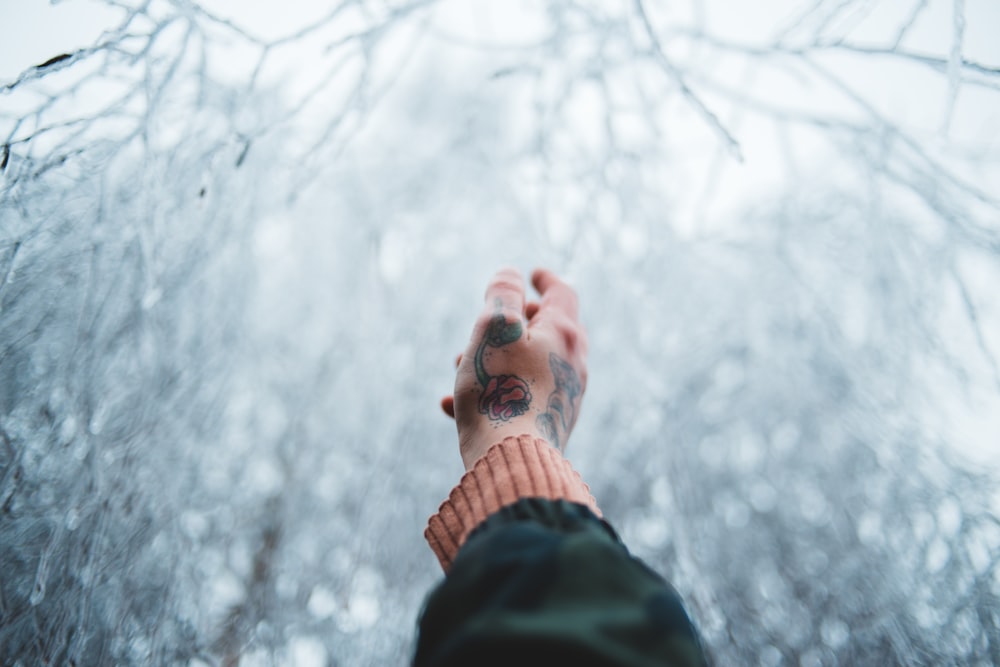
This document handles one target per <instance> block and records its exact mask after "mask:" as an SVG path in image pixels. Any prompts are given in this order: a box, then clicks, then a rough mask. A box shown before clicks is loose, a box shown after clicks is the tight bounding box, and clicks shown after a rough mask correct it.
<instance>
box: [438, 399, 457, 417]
mask: <svg viewBox="0 0 1000 667" xmlns="http://www.w3.org/2000/svg"><path fill="white" fill-rule="evenodd" d="M441 409H442V410H444V413H445V414H446V415H448V416H449V417H451V418H452V419H454V418H455V397H454V396H445V397H444V398H442V399H441Z"/></svg>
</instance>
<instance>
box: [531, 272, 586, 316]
mask: <svg viewBox="0 0 1000 667" xmlns="http://www.w3.org/2000/svg"><path fill="white" fill-rule="evenodd" d="M531 284H532V285H534V286H535V289H536V290H538V293H539V294H541V295H542V303H541V307H540V308H539V311H540V315H541V316H544V315H545V314H546V311H552V312H555V313H560V314H562V315H565V316H566V317H568V318H570V319H571V320H573V321H576V320H577V319H578V316H579V302H578V301H577V298H576V292H574V291H573V288H572V287H570V286H569V285H567V284H566V283H564V282H563V281H562V280H560V278H559V276H557V275H556V274H554V273H552V272H551V271H549V270H548V269H535V271H534V272H533V273H532V274H531Z"/></svg>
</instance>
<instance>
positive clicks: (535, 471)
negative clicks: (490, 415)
mask: <svg viewBox="0 0 1000 667" xmlns="http://www.w3.org/2000/svg"><path fill="white" fill-rule="evenodd" d="M521 498H548V499H549V500H569V501H572V502H576V503H580V504H581V505H586V506H587V507H589V508H590V510H591V511H592V512H594V513H595V514H596V515H597V516H601V510H600V509H598V507H597V502H596V501H595V500H594V497H593V496H592V495H590V487H588V486H587V485H586V484H585V483H584V482H583V479H582V478H581V477H580V473H578V472H576V471H575V470H573V467H572V466H571V465H570V463H569V461H567V460H566V459H565V458H564V457H563V455H562V454H561V453H560V452H559V450H557V449H556V448H555V447H552V446H551V445H550V444H549V443H548V442H546V441H545V440H542V439H541V438H535V437H532V436H530V435H520V436H517V437H509V438H505V439H504V440H503V441H502V442H499V443H497V444H495V445H493V446H492V447H490V449H489V450H488V451H487V452H486V454H485V455H484V456H482V457H480V459H479V460H478V461H476V463H475V464H474V465H473V466H472V470H470V471H468V472H467V473H465V475H463V476H462V480H461V481H460V482H459V483H458V486H456V487H455V488H454V489H452V490H451V493H450V494H449V495H448V499H447V500H445V501H444V502H443V503H441V507H439V508H438V511H437V514H435V515H434V516H432V517H431V518H430V519H429V520H428V522H427V528H426V530H424V537H425V538H426V539H427V544H429V545H430V547H431V551H433V552H434V555H435V556H437V558H438V561H440V563H441V567H442V568H443V569H444V571H445V572H447V571H448V570H449V569H450V568H451V563H452V561H453V560H454V559H455V555H456V554H457V553H458V550H459V549H460V548H461V547H462V545H463V544H465V540H466V538H467V537H468V536H469V533H471V532H472V531H473V529H474V528H476V526H478V525H479V524H480V523H482V522H483V521H485V520H486V517H488V516H489V515H491V514H493V513H494V512H496V511H497V510H499V509H500V508H501V507H505V506H506V505H512V504H514V503H515V502H517V501H518V500H520V499H521Z"/></svg>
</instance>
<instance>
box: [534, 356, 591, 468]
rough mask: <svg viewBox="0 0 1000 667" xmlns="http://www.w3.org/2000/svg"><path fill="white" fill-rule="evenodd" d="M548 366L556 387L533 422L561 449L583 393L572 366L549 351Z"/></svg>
mask: <svg viewBox="0 0 1000 667" xmlns="http://www.w3.org/2000/svg"><path fill="white" fill-rule="evenodd" d="M549 368H551V369H552V377H553V378H555V383H556V388H555V389H553V390H552V393H551V394H549V402H548V405H547V406H546V408H545V412H543V413H542V414H540V415H538V418H537V419H536V420H535V423H536V424H537V425H538V427H539V428H540V429H541V430H542V433H543V434H544V435H545V437H546V438H548V440H549V442H551V443H552V445H553V446H554V447H555V448H556V449H558V450H559V451H563V450H564V449H565V447H566V438H567V436H568V435H569V432H570V430H571V429H572V428H573V424H574V422H576V408H577V403H576V401H577V398H578V397H579V396H580V394H582V393H583V384H582V383H581V382H580V378H579V376H578V375H577V374H576V371H575V370H573V367H572V366H570V365H569V363H568V362H566V361H565V360H563V359H560V358H559V357H558V356H557V355H556V354H555V353H553V352H550V353H549Z"/></svg>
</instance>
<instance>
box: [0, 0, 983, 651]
mask: <svg viewBox="0 0 1000 667" xmlns="http://www.w3.org/2000/svg"><path fill="white" fill-rule="evenodd" d="M33 11H36V10H31V11H29V10H28V9H26V8H24V7H21V6H17V7H15V5H12V4H8V5H5V6H4V7H3V8H2V9H0V15H2V16H3V17H4V19H5V20H4V21H3V23H4V24H5V31H12V30H13V31H17V33H19V34H20V35H21V39H22V40H23V39H24V35H33V34H34V35H37V40H36V41H38V42H40V43H48V42H53V43H56V44H58V46H56V47H55V48H56V49H57V50H56V51H53V52H46V53H45V55H43V56H42V57H41V58H36V59H35V60H33V61H25V62H20V61H18V66H17V67H16V68H15V69H14V70H12V72H11V73H9V76H7V78H6V80H4V81H0V150H2V153H0V158H2V165H3V166H2V172H0V570H2V583H0V655H2V658H3V660H2V662H3V663H4V664H16V665H25V666H27V665H34V664H72V665H89V664H111V663H116V664H176V665H191V666H196V665H236V664H239V665H269V664H282V665H285V664H290V665H304V666H312V665H327V664H330V665H386V664H406V663H407V662H408V658H409V655H410V650H411V646H412V642H413V637H414V627H415V618H416V615H417V613H418V610H419V607H420V604H421V600H422V598H423V596H424V595H425V593H426V591H427V590H428V589H429V588H430V587H431V586H432V585H433V584H434V582H435V581H436V580H437V579H438V578H439V576H440V573H439V570H438V568H437V565H436V563H435V562H434V559H433V557H432V556H431V554H430V552H429V550H428V549H427V548H426V547H425V545H424V544H423V541H422V536H421V532H422V529H423V525H424V521H425V520H426V517H427V516H428V515H429V514H431V513H432V512H433V511H434V510H435V509H436V507H437V504H438V503H439V502H440V501H441V500H442V499H443V498H444V497H445V495H446V494H447V492H448V490H449V489H450V487H451V485H452V484H454V483H455V482H457V480H458V478H459V476H460V474H461V470H462V469H461V462H460V460H459V457H458V455H457V447H456V443H455V436H454V432H453V426H452V425H451V424H450V423H449V422H448V420H447V419H446V418H445V417H444V416H443V415H442V414H440V412H439V410H438V408H437V401H438V398H439V397H440V396H441V395H444V394H446V393H448V392H449V391H450V387H451V384H452V381H453V370H452V360H453V358H454V355H455V353H456V352H458V351H459V350H461V349H462V348H463V346H464V344H465V341H466V339H467V336H468V334H469V331H470V330H471V325H472V321H473V319H474V317H475V315H476V314H477V312H478V309H479V307H480V302H481V296H482V295H481V290H482V287H483V286H484V285H485V282H486V280H487V278H488V277H489V276H490V275H491V274H492V273H493V271H494V270H495V269H496V268H498V267H499V266H501V265H507V264H512V265H515V266H518V267H520V268H521V269H522V270H523V271H525V272H527V271H529V270H530V269H531V268H532V267H533V266H536V265H545V266H549V267H551V268H553V269H555V270H557V271H559V272H561V273H563V274H564V275H566V276H567V277H568V278H569V279H570V280H571V281H572V282H573V284H574V285H575V286H576V287H577V288H578V291H579V293H580V296H581V304H582V312H583V318H584V321H585V323H586V325H587V327H588V329H589V331H590V336H591V358H590V367H591V380H590V387H589V388H588V394H587V398H586V400H585V404H584V405H585V409H584V411H583V415H582V417H581V420H580V422H579V424H578V426H577V431H576V435H575V436H574V441H573V444H572V446H571V449H570V456H571V458H572V459H573V461H574V463H575V464H576V465H577V467H578V468H579V469H580V470H581V472H582V473H583V475H584V478H585V479H587V480H588V481H589V482H590V484H591V486H592V488H593V490H594V493H595V496H596V497H597V499H598V501H599V502H600V504H601V505H602V507H603V509H604V511H605V514H606V515H607V516H608V518H609V519H610V520H611V521H612V523H613V524H614V525H615V526H616V527H617V528H618V529H619V530H620V532H621V533H622V534H623V536H624V538H625V540H626V542H627V543H628V544H629V545H630V547H631V548H632V549H633V550H634V551H635V552H636V553H637V554H639V555H640V556H641V557H643V558H644V559H646V560H648V561H649V562H650V563H651V565H653V566H654V567H655V568H656V569H658V570H659V571H661V572H663V573H664V574H666V575H667V576H668V577H669V578H670V579H671V580H672V581H673V583H674V584H675V585H676V586H677V588H678V589H679V590H680V591H681V592H682V593H683V595H684V597H685V599H686V600H687V601H688V603H689V606H690V608H691V612H692V614H693V616H694V617H695V618H696V620H697V622H698V624H699V626H700V628H701V629H702V632H703V634H704V638H705V641H706V644H707V647H708V650H709V652H710V653H711V655H712V656H713V658H714V661H715V662H716V664H719V665H736V664H760V665H834V664H852V665H866V664H871V665H875V664H877V665H885V664H900V665H931V664H933V665H947V664H962V665H966V664H972V665H990V664H998V663H1000V597H998V596H1000V523H998V514H1000V494H998V492H997V488H998V487H997V480H998V479H1000V467H998V461H1000V456H998V451H1000V371H998V365H997V355H998V354H1000V300H998V299H997V297H996V294H997V285H1000V262H998V253H1000V222H998V221H1000V215H998V213H1000V205H998V204H1000V201H998V198H997V193H998V192H1000V188H998V186H1000V178H998V167H1000V163H998V159H1000V145H998V144H997V137H998V136H1000V132H998V129H1000V100H998V96H1000V50H998V46H997V44H996V40H995V35H996V33H997V29H1000V11H998V9H997V7H996V5H995V4H993V3H991V2H989V0H978V1H976V0H955V1H954V2H941V1H938V0H914V1H913V2H899V3H871V2H866V1H864V0H842V1H839V2H830V1H828V0H817V1H815V2H790V1H789V2H781V1H777V0H769V1H767V2H756V3H743V2H737V1H736V0H729V1H722V0H713V1H709V0H705V1H704V2H697V1H695V2H690V3H665V2H653V1H652V0H646V1H645V2H643V1H642V0H636V1H634V2H622V3H611V2H599V1H597V0H590V1H583V0H576V1H572V2H547V3H546V2H510V3H508V2H504V3H490V2H459V1H458V0H451V1H450V2H446V1H444V0H415V1H410V2H400V1H392V0H345V1H344V2H336V1H333V2H329V3H318V2H304V1H303V2H293V1H291V0H288V2H283V3H280V7H279V6H277V4H276V3H266V2H261V3H238V4H233V3H226V2H221V1H220V2H202V3H194V2H190V1H188V0H142V1H140V0H107V1H106V2H102V3H97V2H82V0H81V1H80V2H61V3H59V4H56V5H54V6H52V7H51V8H48V9H47V10H46V12H47V13H45V14H44V17H43V19H39V18H37V16H42V15H41V14H39V15H37V16H36V15H35V14H33V13H32V12H33ZM81 11H82V12H83V13H82V14H73V12H81ZM73 16H80V17H84V16H85V17H86V20H84V19H83V18H80V19H79V20H77V21H75V22H74V20H73V19H72V18H71V17H73ZM33 17H34V18H33ZM40 20H41V21H43V22H42V23H40V24H39V23H37V21H40ZM32 21H36V23H32ZM11 39H12V40H13V39H14V37H13V36H12V38H11ZM46 40H48V42H46ZM26 41H31V40H26ZM22 52H23V53H22V54H21V56H20V57H21V58H22V60H23V59H24V58H26V57H29V56H30V54H31V53H33V52H32V51H31V45H30V44H27V45H24V46H23V47H22ZM25 54H29V55H25ZM8 57H9V58H13V59H14V60H16V59H17V54H14V55H9V54H8Z"/></svg>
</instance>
